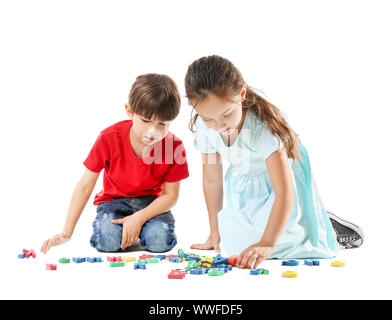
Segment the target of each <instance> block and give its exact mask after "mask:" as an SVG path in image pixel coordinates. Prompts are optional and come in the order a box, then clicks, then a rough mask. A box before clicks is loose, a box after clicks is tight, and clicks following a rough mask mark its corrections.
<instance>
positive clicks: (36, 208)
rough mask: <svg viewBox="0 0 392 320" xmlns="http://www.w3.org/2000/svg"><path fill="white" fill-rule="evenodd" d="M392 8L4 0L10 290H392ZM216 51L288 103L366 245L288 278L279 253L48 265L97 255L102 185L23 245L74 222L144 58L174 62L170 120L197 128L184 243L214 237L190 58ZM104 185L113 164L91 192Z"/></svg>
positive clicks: (117, 294) (14, 294)
mask: <svg viewBox="0 0 392 320" xmlns="http://www.w3.org/2000/svg"><path fill="white" fill-rule="evenodd" d="M390 17H391V7H390V2H388V1H341V0H340V1H268V2H267V1H203V0H199V1H138V2H136V1H97V0H95V1H2V2H1V3H0V46H1V49H0V107H1V120H0V121H1V123H0V130H1V132H0V137H1V138H0V139H1V140H0V141H1V157H0V164H1V184H0V188H1V189H0V197H1V198H0V199H1V207H0V208H1V224H0V246H1V252H2V253H1V258H0V259H1V264H0V268H1V272H0V281H1V284H0V298H3V299H10V298H23V299H29V298H39V299H41V298H53V299H57V298H66V299H67V298H76V299H84V298H97V299H101V298H106V299H112V298H119V299H149V298H152V299H172V298H173V299H202V298H207V299H221V298H225V299H241V298H248V299H275V298H283V299H291V298H298V299H308V298H316V299H319V298H320V299H321V298H325V299H351V298H354V299H362V298H371V299H372V298H387V299H390V298H392V295H391V290H390V287H391V284H392V283H391V280H390V279H391V278H390V276H389V275H388V273H389V272H390V271H388V268H389V266H388V265H390V263H392V259H391V254H390V252H391V249H390V248H391V246H390V243H391V238H390V234H391V222H392V219H391V213H392V212H391V206H390V201H389V199H390V191H391V187H390V186H391V178H392V174H391V169H390V157H391V149H390V148H391V143H390V137H391V134H390V127H391V115H392V112H391V107H392V97H391V88H392V86H391V85H392V76H391V74H392V63H391V56H392V45H391V30H392V20H391V19H390ZM210 54H218V55H221V56H224V57H226V58H228V59H229V60H231V61H232V62H233V63H234V64H235V65H236V66H237V67H238V68H239V69H240V71H241V72H242V74H243V76H244V78H245V81H246V82H247V83H248V84H249V85H250V86H252V87H255V88H258V89H260V90H262V91H263V92H264V94H265V96H266V98H267V99H268V100H269V101H271V102H272V103H274V104H275V105H276V106H278V107H279V108H280V109H281V110H282V111H283V112H284V113H285V114H286V116H287V118H288V120H289V122H290V124H291V126H292V127H293V128H294V130H295V131H296V132H297V133H298V134H299V135H300V138H301V140H302V142H303V143H304V145H305V146H306V147H307V149H308V152H309V154H310V157H311V164H312V167H313V171H314V174H315V177H316V181H317V184H318V187H319V191H320V193H321V196H322V198H323V201H324V203H325V205H326V206H327V208H328V209H329V210H332V211H334V212H335V213H336V214H337V215H339V216H341V217H343V218H345V219H347V220H349V221H353V222H354V223H356V224H358V225H359V226H361V227H362V228H363V230H364V231H365V234H366V239H365V243H364V245H363V246H362V247H361V248H360V249H355V250H346V251H344V252H343V251H342V252H340V253H339V255H338V257H337V259H342V260H345V261H346V262H347V266H346V267H345V268H341V269H336V268H331V267H330V266H329V261H323V262H322V266H321V267H320V268H318V269H310V268H306V267H304V266H301V267H298V268H299V270H300V276H299V277H298V278H295V279H286V278H282V277H280V274H281V271H282V267H281V266H279V264H280V262H279V261H267V262H265V263H264V267H267V268H270V270H271V274H270V275H269V276H258V277H252V276H250V275H248V273H249V272H248V271H245V270H234V271H233V272H232V273H231V274H228V275H225V276H224V277H220V278H212V277H208V276H204V277H199V278H197V279H201V280H200V281H197V280H196V279H195V277H197V276H193V278H192V276H191V275H188V276H187V277H186V279H184V280H168V279H167V278H166V275H167V272H168V270H170V269H171V268H173V265H171V264H169V263H168V262H161V264H159V265H154V266H151V265H150V266H149V269H154V268H155V269H157V270H146V271H141V270H138V271H134V270H133V269H132V266H130V265H127V267H126V268H123V269H121V270H120V269H113V268H109V267H108V265H107V263H106V262H105V263H104V264H101V265H92V264H87V263H85V264H83V265H76V264H73V265H72V264H71V265H69V266H59V270H58V271H56V272H51V271H46V270H45V263H48V262H50V263H56V261H57V259H58V258H60V257H62V256H68V257H73V256H94V255H97V253H96V252H95V250H94V249H92V248H91V247H90V246H89V238H90V235H91V232H92V227H91V223H92V221H93V219H94V217H95V214H96V211H95V210H96V207H95V206H93V204H92V200H93V196H92V197H91V199H90V200H89V202H88V204H87V206H86V209H85V210H84V212H83V214H82V217H81V218H80V220H79V223H78V224H77V227H76V230H75V234H74V237H73V239H72V240H71V242H69V243H67V244H65V245H63V246H60V247H56V248H52V249H51V250H50V251H49V252H48V253H47V254H46V255H42V254H39V255H38V257H37V259H36V260H32V259H30V260H19V259H17V258H16V257H17V254H18V253H20V252H21V251H22V249H23V248H28V249H31V248H34V249H35V250H36V251H38V250H39V248H40V246H41V244H42V242H43V241H44V240H45V239H46V238H48V237H49V236H52V235H54V234H55V233H57V232H60V231H61V230H62V227H63V223H64V220H65V216H66V213H67V209H68V205H69V201H70V198H71V195H72V192H73V189H74V188H75V186H76V184H77V182H78V181H79V179H80V177H81V175H82V173H83V171H84V167H83V164H82V162H83V160H84V159H85V157H86V156H87V154H88V151H89V150H90V148H91V147H92V144H93V143H94V141H95V139H96V137H97V136H98V134H99V132H100V131H101V130H102V129H104V128H106V127H107V126H109V125H111V124H113V123H115V122H118V121H121V120H125V119H127V117H126V114H125V110H124V103H125V102H126V101H127V95H128V92H129V89H130V86H131V84H132V82H133V81H134V80H135V78H136V76H137V75H139V74H143V73H147V72H155V73H165V74H167V75H169V76H171V77H172V78H173V79H174V80H175V81H176V83H177V84H178V87H179V89H180V92H181V96H182V109H181V112H180V115H179V117H178V118H177V119H176V120H175V121H174V122H173V124H172V126H171V128H170V130H171V131H172V132H173V133H174V134H175V135H177V136H178V137H180V138H181V139H182V140H183V141H184V143H185V147H186V151H187V156H188V162H189V170H190V178H188V179H187V180H185V181H183V182H182V183H181V194H180V199H179V201H178V203H177V205H176V206H175V207H174V208H173V210H172V211H173V213H174V215H175V218H176V232H177V236H178V241H179V244H178V246H177V247H176V248H175V250H173V253H175V252H176V250H177V249H178V248H183V249H185V250H189V251H191V250H190V249H189V246H190V245H191V244H192V243H195V242H202V241H204V240H205V239H206V238H207V236H208V231H209V229H208V220H207V212H206V209H205V204H204V199H203V194H202V184H201V159H200V154H199V153H198V152H197V151H196V150H195V149H194V148H193V145H192V142H193V135H192V133H191V132H190V131H189V130H188V121H189V119H190V111H191V107H190V106H188V105H187V100H186V97H185V90H184V84H183V81H184V76H185V73H186V70H187V66H188V65H189V64H190V63H192V62H193V61H194V60H195V59H198V58H200V57H202V56H206V55H210ZM101 188H102V176H100V179H99V180H98V184H97V186H96V188H95V190H94V193H93V195H95V194H96V193H97V192H99V191H100V190H101ZM201 253H202V252H201ZM205 254H210V255H212V254H213V252H207V253H205ZM132 255H134V256H137V255H139V253H138V252H137V253H132ZM105 256H106V255H104V257H105ZM143 272H144V273H143ZM214 281H218V282H219V284H214ZM173 282H175V283H174V284H173ZM214 287H215V288H219V292H218V291H217V290H206V288H214ZM191 288H192V289H191Z"/></svg>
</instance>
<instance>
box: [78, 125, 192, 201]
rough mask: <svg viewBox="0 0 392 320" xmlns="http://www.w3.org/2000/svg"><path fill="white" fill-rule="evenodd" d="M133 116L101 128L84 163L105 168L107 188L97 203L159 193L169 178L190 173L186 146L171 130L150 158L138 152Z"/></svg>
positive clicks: (176, 179) (172, 180) (182, 176)
mask: <svg viewBox="0 0 392 320" xmlns="http://www.w3.org/2000/svg"><path fill="white" fill-rule="evenodd" d="M131 126H132V120H124V121H120V122H117V123H115V124H114V125H112V126H110V127H108V128H106V129H104V130H102V131H101V133H100V135H99V136H98V138H97V140H96V141H95V143H94V146H93V147H92V149H91V150H90V153H89V154H88V156H87V158H86V160H85V161H84V162H83V164H84V165H85V166H86V168H87V169H89V170H91V171H93V172H97V173H99V172H101V170H102V169H105V170H104V176H103V190H102V191H101V192H99V193H97V194H96V196H95V199H94V205H99V204H100V203H102V202H105V201H110V200H114V199H116V198H124V197H125V198H132V197H140V196H151V197H159V196H160V195H161V194H162V191H163V185H164V183H165V182H177V181H180V180H182V179H185V178H187V177H188V176H189V172H188V164H187V161H186V154H185V148H184V145H183V143H182V141H181V140H180V139H178V138H177V137H176V136H175V135H174V134H172V133H171V132H168V134H167V135H166V137H165V138H164V139H163V140H161V141H159V142H157V143H155V144H154V147H153V148H152V150H151V152H150V157H148V158H147V159H146V158H145V159H142V158H139V157H137V156H136V155H135V153H134V151H133V149H132V145H131V140H130V137H129V133H130V129H131Z"/></svg>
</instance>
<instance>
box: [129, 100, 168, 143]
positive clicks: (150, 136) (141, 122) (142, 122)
mask: <svg viewBox="0 0 392 320" xmlns="http://www.w3.org/2000/svg"><path fill="white" fill-rule="evenodd" d="M125 109H126V112H127V114H128V116H129V118H130V119H131V120H132V121H133V125H132V130H133V133H134V136H135V138H136V139H137V140H138V142H139V143H142V144H144V145H146V146H148V145H153V144H154V143H156V142H158V141H160V140H162V139H164V138H165V137H166V135H167V133H168V131H169V126H170V123H171V121H161V120H160V119H158V118H156V117H152V118H151V119H147V118H145V117H143V116H141V115H138V114H136V113H134V112H132V110H131V109H130V107H129V105H128V104H126V105H125Z"/></svg>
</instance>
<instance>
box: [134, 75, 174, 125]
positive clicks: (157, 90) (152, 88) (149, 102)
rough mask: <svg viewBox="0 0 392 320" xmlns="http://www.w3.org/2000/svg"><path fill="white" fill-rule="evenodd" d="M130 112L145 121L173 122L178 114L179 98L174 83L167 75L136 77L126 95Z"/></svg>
mask: <svg viewBox="0 0 392 320" xmlns="http://www.w3.org/2000/svg"><path fill="white" fill-rule="evenodd" d="M128 104H129V106H130V108H131V110H132V111H133V112H134V113H136V114H137V115H140V116H142V117H144V118H146V119H151V118H152V117H154V116H155V117H156V118H158V119H159V120H161V121H171V120H174V119H175V118H176V117H177V115H178V113H179V112H180V106H181V97H180V93H179V92H178V88H177V85H176V83H175V82H174V81H173V80H172V79H171V78H170V77H168V76H167V75H164V74H156V73H147V74H142V75H140V76H138V77H137V78H136V80H135V82H134V83H133V85H132V88H131V91H130V92H129V95H128Z"/></svg>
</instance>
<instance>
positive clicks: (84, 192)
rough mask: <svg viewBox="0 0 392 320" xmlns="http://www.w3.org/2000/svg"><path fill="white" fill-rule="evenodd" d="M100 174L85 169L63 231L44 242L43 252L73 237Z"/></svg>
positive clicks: (73, 196) (75, 191)
mask: <svg viewBox="0 0 392 320" xmlns="http://www.w3.org/2000/svg"><path fill="white" fill-rule="evenodd" d="M98 176H99V173H96V172H93V171H90V170H88V169H86V170H85V172H84V174H83V176H82V178H81V179H80V181H79V182H78V184H77V185H76V188H75V190H74V192H73V194H72V198H71V202H70V204H69V208H68V214H67V218H66V220H65V224H64V228H63V232H62V233H59V234H56V235H55V236H53V237H52V238H50V239H48V240H46V241H45V242H44V243H43V244H42V246H41V251H42V252H43V253H46V252H47V251H48V250H49V248H50V247H52V246H57V245H60V244H63V243H64V242H66V241H68V240H69V239H70V238H71V236H72V234H73V232H74V229H75V226H76V223H77V222H78V220H79V218H80V215H81V214H82V212H83V209H84V207H85V206H86V203H87V201H88V199H89V198H90V195H91V193H92V192H93V190H94V187H95V184H96V182H97V179H98Z"/></svg>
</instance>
